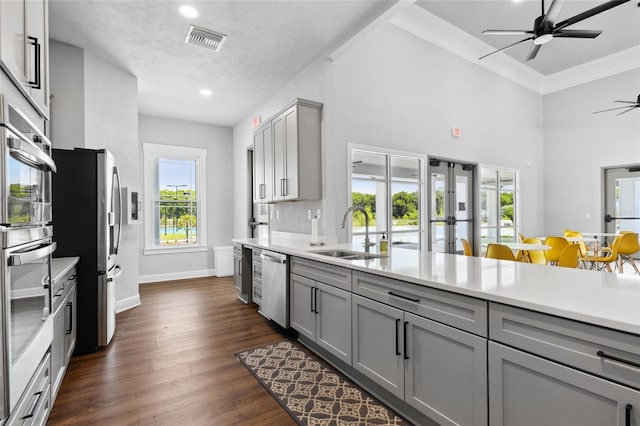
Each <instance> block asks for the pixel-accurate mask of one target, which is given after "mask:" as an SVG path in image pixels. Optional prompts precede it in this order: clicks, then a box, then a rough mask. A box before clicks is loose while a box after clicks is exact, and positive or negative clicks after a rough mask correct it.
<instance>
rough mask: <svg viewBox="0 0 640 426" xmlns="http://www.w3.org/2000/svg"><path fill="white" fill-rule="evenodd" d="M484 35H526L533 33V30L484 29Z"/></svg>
mask: <svg viewBox="0 0 640 426" xmlns="http://www.w3.org/2000/svg"><path fill="white" fill-rule="evenodd" d="M482 34H484V35H527V34H533V31H527V30H484V31H483V32H482Z"/></svg>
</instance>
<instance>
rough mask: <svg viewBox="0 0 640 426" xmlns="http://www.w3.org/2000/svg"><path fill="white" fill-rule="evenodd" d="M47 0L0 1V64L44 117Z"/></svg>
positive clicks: (46, 103)
mask: <svg viewBox="0 0 640 426" xmlns="http://www.w3.org/2000/svg"><path fill="white" fill-rule="evenodd" d="M48 21H49V17H48V1H47V0H28V1H26V0H15V1H2V2H0V65H1V66H2V68H3V69H4V71H5V73H6V74H7V75H8V76H9V78H10V79H11V80H12V81H13V83H14V84H15V85H16V86H17V87H18V88H19V89H20V91H21V92H22V94H23V95H24V96H25V97H26V98H27V99H28V100H29V102H30V103H31V105H32V106H33V107H34V108H35V109H36V110H37V111H38V113H39V114H40V115H41V116H42V117H43V118H45V119H48V118H49V24H48Z"/></svg>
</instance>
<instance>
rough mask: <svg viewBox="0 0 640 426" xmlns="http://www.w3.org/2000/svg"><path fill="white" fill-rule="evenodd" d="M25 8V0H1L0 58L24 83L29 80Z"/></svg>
mask: <svg viewBox="0 0 640 426" xmlns="http://www.w3.org/2000/svg"><path fill="white" fill-rule="evenodd" d="M25 8H26V2H25V1H24V0H19V1H0V59H2V62H3V64H4V66H5V67H6V68H7V69H8V70H9V71H10V72H11V73H12V74H13V75H14V76H15V77H16V78H17V79H18V80H19V81H20V82H21V83H23V84H24V83H26V81H27V66H26V56H25V53H26V49H27V45H26V38H25V33H26V31H25V30H26V28H25V13H26V12H25Z"/></svg>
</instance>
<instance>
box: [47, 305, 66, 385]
mask: <svg viewBox="0 0 640 426" xmlns="http://www.w3.org/2000/svg"><path fill="white" fill-rule="evenodd" d="M57 297H62V296H57ZM66 324H67V323H66V321H65V303H64V302H62V304H61V305H60V306H59V308H58V310H56V312H55V313H54V314H53V341H52V342H51V386H52V389H53V390H52V392H53V394H54V395H55V394H57V393H58V387H59V386H60V384H61V383H62V377H63V372H64V366H65V365H66V359H65V349H64V343H65V337H66V336H65V331H66Z"/></svg>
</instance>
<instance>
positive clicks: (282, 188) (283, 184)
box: [280, 178, 289, 196]
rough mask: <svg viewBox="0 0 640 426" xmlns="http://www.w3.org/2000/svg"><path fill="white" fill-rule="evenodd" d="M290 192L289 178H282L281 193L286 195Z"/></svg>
mask: <svg viewBox="0 0 640 426" xmlns="http://www.w3.org/2000/svg"><path fill="white" fill-rule="evenodd" d="M287 192H289V188H287V179H286V178H282V179H280V195H282V196H285V195H287Z"/></svg>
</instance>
